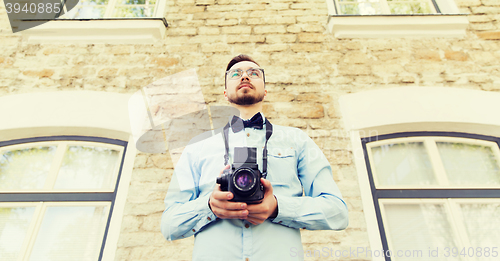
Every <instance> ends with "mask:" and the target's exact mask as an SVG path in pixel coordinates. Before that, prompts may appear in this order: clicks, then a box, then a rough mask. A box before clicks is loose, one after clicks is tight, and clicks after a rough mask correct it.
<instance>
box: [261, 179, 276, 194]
mask: <svg viewBox="0 0 500 261" xmlns="http://www.w3.org/2000/svg"><path fill="white" fill-rule="evenodd" d="M260 183H262V186H264V191H266V192H267V191H268V190H269V191H273V186H272V185H271V181H269V180H267V179H265V178H260Z"/></svg>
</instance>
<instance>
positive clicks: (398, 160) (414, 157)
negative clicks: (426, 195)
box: [370, 142, 436, 186]
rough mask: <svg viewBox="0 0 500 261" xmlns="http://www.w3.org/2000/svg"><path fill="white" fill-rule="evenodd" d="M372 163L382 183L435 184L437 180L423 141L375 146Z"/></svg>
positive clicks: (389, 184) (393, 184)
mask: <svg viewBox="0 0 500 261" xmlns="http://www.w3.org/2000/svg"><path fill="white" fill-rule="evenodd" d="M371 152H372V155H373V159H372V162H370V163H371V165H372V168H373V169H374V170H375V171H376V178H377V181H378V182H379V183H378V184H380V185H388V186H396V185H433V184H436V180H435V178H434V175H433V170H432V165H431V162H430V159H429V156H428V155H427V151H426V149H425V146H424V143H423V142H407V143H395V144H389V145H382V146H378V147H373V148H372V149H371Z"/></svg>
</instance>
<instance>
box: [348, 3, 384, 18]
mask: <svg viewBox="0 0 500 261" xmlns="http://www.w3.org/2000/svg"><path fill="white" fill-rule="evenodd" d="M339 7H340V14H348V15H370V14H381V13H382V11H381V8H380V3H379V0H340V1H339Z"/></svg>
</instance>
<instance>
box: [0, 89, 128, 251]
mask: <svg viewBox="0 0 500 261" xmlns="http://www.w3.org/2000/svg"><path fill="white" fill-rule="evenodd" d="M129 98H130V95H128V94H118V93H110V92H96V91H57V92H43V93H28V94H17V95H8V96H3V97H0V110H1V111H9V113H4V114H0V121H1V122H2V124H1V125H0V137H1V138H0V141H9V140H16V139H27V138H36V137H47V136H91V137H102V138H108V139H117V140H121V141H126V142H127V149H126V153H125V157H124V160H123V166H122V172H121V176H120V183H119V184H118V185H117V190H116V192H115V193H116V197H115V201H114V206H113V213H112V216H111V220H110V225H109V228H108V233H107V237H106V244H105V247H104V251H103V256H102V260H114V259H115V253H116V249H117V246H118V238H119V236H120V231H121V224H122V219H123V213H124V209H125V203H126V198H127V194H128V189H129V184H130V180H131V176H132V170H133V167H134V161H135V155H136V152H137V151H136V148H135V141H134V139H133V137H132V135H131V130H130V121H129V117H128V101H129ZM89 101H91V102H89ZM20 104H22V106H20ZM14 107H16V108H18V109H17V110H11V109H10V108H14Z"/></svg>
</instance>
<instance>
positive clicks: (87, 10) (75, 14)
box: [61, 0, 109, 19]
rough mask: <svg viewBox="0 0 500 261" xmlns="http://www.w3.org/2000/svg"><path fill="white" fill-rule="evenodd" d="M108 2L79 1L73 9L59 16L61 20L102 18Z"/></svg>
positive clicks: (105, 0) (99, 0)
mask: <svg viewBox="0 0 500 261" xmlns="http://www.w3.org/2000/svg"><path fill="white" fill-rule="evenodd" d="M108 1H109V0H80V1H79V2H78V5H77V6H76V7H75V8H73V9H71V10H70V11H69V12H68V13H66V14H64V15H63V16H61V18H65V19H78V18H88V19H95V18H103V17H104V13H105V12H106V8H107V6H108Z"/></svg>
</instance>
